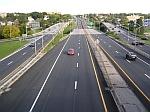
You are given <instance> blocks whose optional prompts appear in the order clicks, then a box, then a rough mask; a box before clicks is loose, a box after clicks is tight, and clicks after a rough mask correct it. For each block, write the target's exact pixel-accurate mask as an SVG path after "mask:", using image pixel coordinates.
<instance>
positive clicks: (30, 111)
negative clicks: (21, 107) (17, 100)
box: [29, 37, 70, 112]
mask: <svg viewBox="0 0 150 112" xmlns="http://www.w3.org/2000/svg"><path fill="white" fill-rule="evenodd" d="M69 39H70V37H69V38H68V40H69ZM68 40H67V41H66V43H65V44H64V46H63V48H62V50H61V51H60V53H59V55H58V57H57V59H56V60H55V62H54V64H53V66H52V68H51V70H50V72H49V73H48V76H47V77H46V79H45V81H44V83H43V85H42V87H41V89H40V91H39V93H38V95H37V97H36V99H35V100H34V103H33V104H32V107H31V108H30V110H29V112H32V110H33V108H34V106H35V104H36V102H37V100H38V98H39V96H40V94H41V93H42V90H43V88H44V86H45V84H46V82H47V80H48V78H49V76H50V75H51V72H52V71H53V68H54V67H55V65H56V62H57V61H58V59H59V57H60V54H61V53H62V51H63V49H64V47H65V46H66V44H67V42H68Z"/></svg>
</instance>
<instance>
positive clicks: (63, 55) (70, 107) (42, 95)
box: [0, 29, 116, 112]
mask: <svg viewBox="0 0 150 112" xmlns="http://www.w3.org/2000/svg"><path fill="white" fill-rule="evenodd" d="M69 48H74V50H75V55H68V54H67V51H68V49H69ZM108 92H109V91H108ZM105 94H108V93H107V91H105ZM102 98H103V96H101V95H100V91H99V89H98V85H97V82H96V77H95V72H94V69H93V64H92V62H91V57H90V54H89V48H88V45H87V42H86V39H85V37H84V35H83V31H82V30H81V29H75V30H74V31H73V32H72V35H71V36H70V37H69V38H68V39H66V40H64V41H62V42H61V43H59V44H58V45H57V46H56V47H54V48H53V49H52V50H51V51H50V52H49V53H47V54H46V55H45V56H44V57H43V58H41V60H39V61H38V62H37V63H36V64H35V65H34V66H32V67H31V68H30V69H29V70H28V71H27V72H26V73H25V74H24V75H23V76H22V77H21V78H20V79H19V80H18V81H17V82H16V83H15V84H13V85H12V87H11V90H10V91H9V92H7V93H4V94H2V95H1V96H0V104H1V105H0V110H1V111H5V112H60V111H61V112H77V111H78V112H106V109H104V107H105V106H106V105H105V103H104V102H102ZM108 102H109V104H110V106H112V108H111V111H112V112H113V111H114V112H116V107H115V106H114V101H113V100H111V98H110V99H108Z"/></svg>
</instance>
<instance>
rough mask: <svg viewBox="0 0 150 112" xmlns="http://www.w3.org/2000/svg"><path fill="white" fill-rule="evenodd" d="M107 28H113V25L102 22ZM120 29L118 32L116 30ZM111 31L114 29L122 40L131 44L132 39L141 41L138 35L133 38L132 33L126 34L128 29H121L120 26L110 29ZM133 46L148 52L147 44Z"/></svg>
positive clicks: (149, 48)
mask: <svg viewBox="0 0 150 112" xmlns="http://www.w3.org/2000/svg"><path fill="white" fill-rule="evenodd" d="M104 24H105V25H106V26H107V27H108V28H109V27H111V28H110V29H112V28H114V27H115V26H114V25H112V24H110V23H104ZM119 30H120V32H118V31H119ZM112 31H115V32H116V33H117V34H118V35H119V36H120V37H121V38H122V39H123V40H125V41H126V42H128V43H129V44H132V42H133V41H134V40H136V39H137V40H139V41H141V40H140V39H139V37H136V38H135V36H134V35H132V34H130V33H129V34H128V31H126V30H124V29H122V28H119V27H116V28H114V30H112ZM133 46H134V45H133ZM135 47H137V48H139V49H141V50H142V51H144V52H146V53H148V54H150V46H149V45H146V44H145V45H138V46H135Z"/></svg>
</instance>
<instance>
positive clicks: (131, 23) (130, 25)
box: [129, 21, 135, 32]
mask: <svg viewBox="0 0 150 112" xmlns="http://www.w3.org/2000/svg"><path fill="white" fill-rule="evenodd" d="M134 29H135V28H134V21H130V22H129V31H131V32H134Z"/></svg>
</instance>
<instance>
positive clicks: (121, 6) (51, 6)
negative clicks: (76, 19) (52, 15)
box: [0, 0, 150, 14]
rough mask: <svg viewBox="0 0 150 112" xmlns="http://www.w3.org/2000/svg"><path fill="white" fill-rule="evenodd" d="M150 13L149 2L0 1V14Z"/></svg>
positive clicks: (118, 0) (88, 0) (75, 0)
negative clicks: (35, 12)
mask: <svg viewBox="0 0 150 112" xmlns="http://www.w3.org/2000/svg"><path fill="white" fill-rule="evenodd" d="M34 11H37V12H61V13H62V14H87V13H144V14H147V13H150V0H140V1H139V0H0V12H7V13H13V12H22V13H30V12H34Z"/></svg>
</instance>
